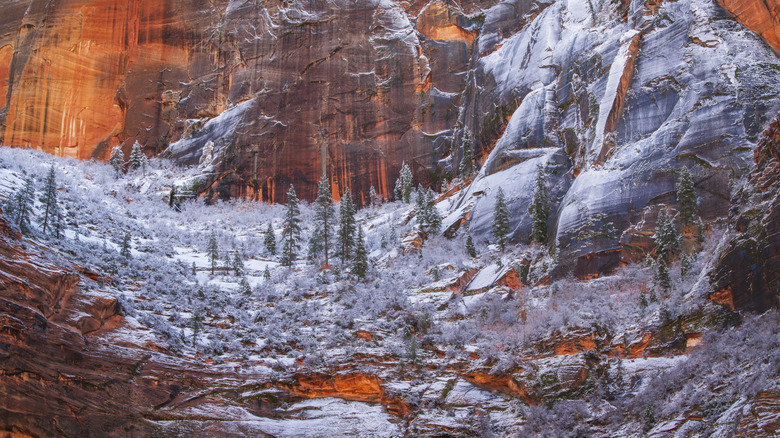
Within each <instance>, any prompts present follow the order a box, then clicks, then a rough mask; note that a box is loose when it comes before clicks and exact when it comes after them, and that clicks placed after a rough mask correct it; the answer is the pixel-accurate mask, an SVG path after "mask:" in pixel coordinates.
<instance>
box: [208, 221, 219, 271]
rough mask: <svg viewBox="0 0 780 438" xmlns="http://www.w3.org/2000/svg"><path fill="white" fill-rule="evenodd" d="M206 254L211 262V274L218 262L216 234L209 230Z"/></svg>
mask: <svg viewBox="0 0 780 438" xmlns="http://www.w3.org/2000/svg"><path fill="white" fill-rule="evenodd" d="M206 254H207V255H208V258H209V261H210V262H211V275H214V270H215V269H216V268H217V264H218V263H219V246H218V245H217V235H216V234H214V232H213V231H212V232H211V235H210V236H209V244H208V246H207V247H206Z"/></svg>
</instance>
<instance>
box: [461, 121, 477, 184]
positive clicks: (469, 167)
mask: <svg viewBox="0 0 780 438" xmlns="http://www.w3.org/2000/svg"><path fill="white" fill-rule="evenodd" d="M461 146H462V147H463V158H461V160H460V167H458V173H460V176H461V178H463V179H464V180H465V179H466V178H468V177H469V176H470V175H471V174H472V173H474V150H473V147H474V141H473V140H472V137H471V130H469V128H468V127H465V128H463V137H462V138H461Z"/></svg>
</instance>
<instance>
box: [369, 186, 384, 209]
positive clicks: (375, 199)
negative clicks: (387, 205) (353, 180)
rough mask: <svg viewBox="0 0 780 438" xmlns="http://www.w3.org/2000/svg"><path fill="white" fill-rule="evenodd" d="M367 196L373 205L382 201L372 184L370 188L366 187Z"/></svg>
mask: <svg viewBox="0 0 780 438" xmlns="http://www.w3.org/2000/svg"><path fill="white" fill-rule="evenodd" d="M368 198H369V199H370V200H371V205H372V206H374V207H376V206H377V205H379V204H381V203H382V200H381V199H380V197H379V194H377V192H376V189H375V188H374V186H371V188H370V189H368Z"/></svg>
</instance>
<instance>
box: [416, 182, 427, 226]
mask: <svg viewBox="0 0 780 438" xmlns="http://www.w3.org/2000/svg"><path fill="white" fill-rule="evenodd" d="M414 207H415V209H416V210H417V222H418V223H419V224H420V225H425V224H427V223H428V209H427V206H426V205H425V190H423V188H422V185H417V190H416V191H415V195H414Z"/></svg>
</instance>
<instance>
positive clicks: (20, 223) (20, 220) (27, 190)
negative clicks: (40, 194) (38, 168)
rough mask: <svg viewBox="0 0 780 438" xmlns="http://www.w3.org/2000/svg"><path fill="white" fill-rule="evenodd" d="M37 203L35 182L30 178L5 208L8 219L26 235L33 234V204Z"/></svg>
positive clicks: (26, 179)
mask: <svg viewBox="0 0 780 438" xmlns="http://www.w3.org/2000/svg"><path fill="white" fill-rule="evenodd" d="M34 202H35V180H34V179H33V178H32V177H31V176H28V177H27V178H25V180H24V184H23V185H22V186H21V187H20V188H19V189H17V190H16V192H15V193H14V195H13V197H11V199H9V200H8V202H7V203H6V204H5V206H4V207H3V210H4V211H5V215H6V217H8V218H9V219H10V221H11V222H12V223H13V224H14V225H16V226H17V227H19V230H21V231H22V233H24V234H29V233H31V232H32V217H33V204H34Z"/></svg>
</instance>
